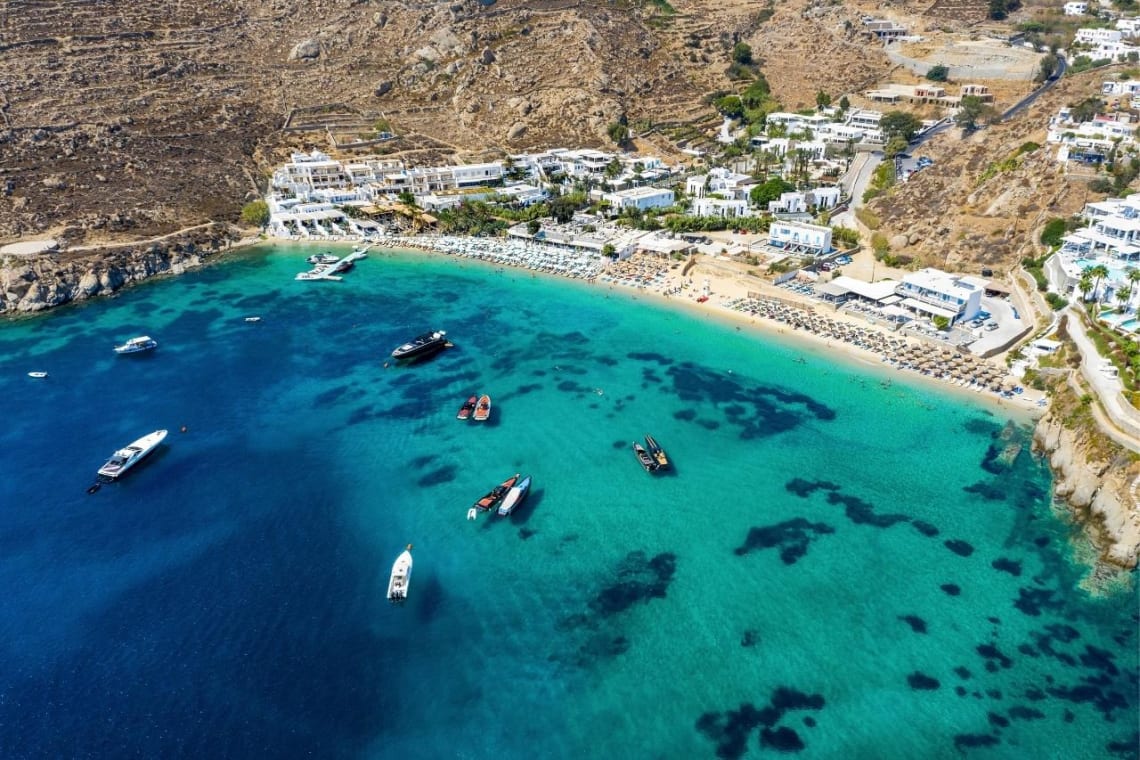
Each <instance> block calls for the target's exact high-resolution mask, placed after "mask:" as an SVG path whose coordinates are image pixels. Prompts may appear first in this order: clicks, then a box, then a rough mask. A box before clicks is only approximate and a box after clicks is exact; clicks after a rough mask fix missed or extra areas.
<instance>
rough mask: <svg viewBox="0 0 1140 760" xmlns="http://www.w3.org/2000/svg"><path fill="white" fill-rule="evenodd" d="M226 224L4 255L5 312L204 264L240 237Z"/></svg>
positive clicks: (1, 298)
mask: <svg viewBox="0 0 1140 760" xmlns="http://www.w3.org/2000/svg"><path fill="white" fill-rule="evenodd" d="M237 238H238V234H237V232H236V231H235V230H233V229H232V228H230V227H228V226H226V225H223V224H210V225H203V226H201V227H198V228H195V229H194V230H191V231H187V232H182V233H178V234H175V235H170V236H167V237H165V238H163V239H161V240H158V241H152V242H148V243H140V244H137V245H130V246H121V247H117V248H110V249H99V250H92V251H87V252H82V251H81V252H70V253H59V254H50V255H39V256H34V257H21V256H4V257H3V258H2V259H0V313H4V314H11V313H15V312H35V311H41V310H43V309H49V308H51V307H53V306H59V305H61V304H65V303H69V302H71V301H82V300H83V299H86V298H91V297H92V296H100V295H110V294H111V293H114V292H115V291H117V290H118V289H119V288H121V287H123V286H124V285H128V284H130V283H133V282H139V281H141V280H145V279H146V278H148V277H153V276H155V275H161V274H181V273H182V272H184V271H186V270H187V269H192V268H194V267H197V266H200V265H201V264H202V263H204V262H205V261H207V260H208V259H210V258H212V257H214V256H216V255H217V254H218V253H219V252H220V251H222V250H223V249H225V248H227V247H228V246H230V245H231V244H232V243H233V242H234V241H235V240H237Z"/></svg>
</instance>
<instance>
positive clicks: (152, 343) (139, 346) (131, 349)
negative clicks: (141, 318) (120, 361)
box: [115, 335, 158, 354]
mask: <svg viewBox="0 0 1140 760" xmlns="http://www.w3.org/2000/svg"><path fill="white" fill-rule="evenodd" d="M152 348H158V341H156V340H155V339H154V338H152V337H150V336H149V335H140V336H139V337H137V338H131V339H130V340H128V341H127V342H126V343H124V344H123V345H121V346H115V353H116V354H137V353H138V352H139V351H150V350H151V349H152Z"/></svg>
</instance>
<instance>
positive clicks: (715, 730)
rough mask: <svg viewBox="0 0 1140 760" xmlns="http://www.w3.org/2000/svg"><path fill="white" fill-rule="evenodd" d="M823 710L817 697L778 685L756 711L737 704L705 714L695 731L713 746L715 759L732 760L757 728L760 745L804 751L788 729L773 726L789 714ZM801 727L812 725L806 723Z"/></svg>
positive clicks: (787, 750)
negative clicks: (735, 708) (768, 699)
mask: <svg viewBox="0 0 1140 760" xmlns="http://www.w3.org/2000/svg"><path fill="white" fill-rule="evenodd" d="M823 707H824V699H823V696H822V695H820V694H805V693H804V692H801V691H799V690H797V689H793V688H790V687H786V686H781V687H779V688H778V689H776V690H775V691H774V692H773V693H772V698H771V700H770V702H769V704H767V705H765V706H764V707H763V708H760V709H757V708H756V706H755V705H753V704H751V703H747V702H746V703H744V704H742V705H740V709H738V710H726V711H724V712H707V713H705V714H703V715H701V717H700V718H698V719H697V723H696V729H697V730H698V731H699V732H701V733H702V734H704V735H705V736H706V737H707V738H708V739H710V740H711V741H713V742H715V743H716V756H717V757H719V758H726V759H727V760H735V759H736V758H740V757H743V756H744V754H745V753H746V752H747V750H748V737H749V736H750V735H751V733H752V732H753V731H755V730H756V729H757V728H761V733H760V746H761V747H766V748H770V749H775V750H778V751H782V752H798V751H800V750H802V749H805V748H806V745H805V744H804V742H803V739H802V738H800V735H799V734H798V733H797V732H796V731H795V730H794V729H792V728H789V727H787V726H778V725H777V724H778V723H779V722H780V720H781V719H782V718H783V717H784V715H785V714H786V713H788V712H790V711H793V710H796V711H799V710H813V711H819V710H822V709H823ZM804 724H805V725H807V726H809V727H812V726H815V721H814V719H813V720H812V722H811V723H808V722H807V720H805V721H804Z"/></svg>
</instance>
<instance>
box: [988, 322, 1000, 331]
mask: <svg viewBox="0 0 1140 760" xmlns="http://www.w3.org/2000/svg"><path fill="white" fill-rule="evenodd" d="M996 329H998V323H997V322H986V330H990V331H993V330H996Z"/></svg>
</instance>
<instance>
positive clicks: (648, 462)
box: [633, 441, 657, 472]
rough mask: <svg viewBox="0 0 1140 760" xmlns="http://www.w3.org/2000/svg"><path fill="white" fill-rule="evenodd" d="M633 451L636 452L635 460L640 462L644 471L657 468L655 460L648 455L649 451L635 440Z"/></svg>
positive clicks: (651, 470)
mask: <svg viewBox="0 0 1140 760" xmlns="http://www.w3.org/2000/svg"><path fill="white" fill-rule="evenodd" d="M633 452H634V453H635V454H637V461H638V462H641V466H642V467H644V468H645V471H646V472H653V471H654V470H656V469H657V461H656V460H654V458H653V457H651V456H649V452H648V451H646V450H645V447H644V446H642V445H641V444H640V443H638V442H637V441H634V442H633Z"/></svg>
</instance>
